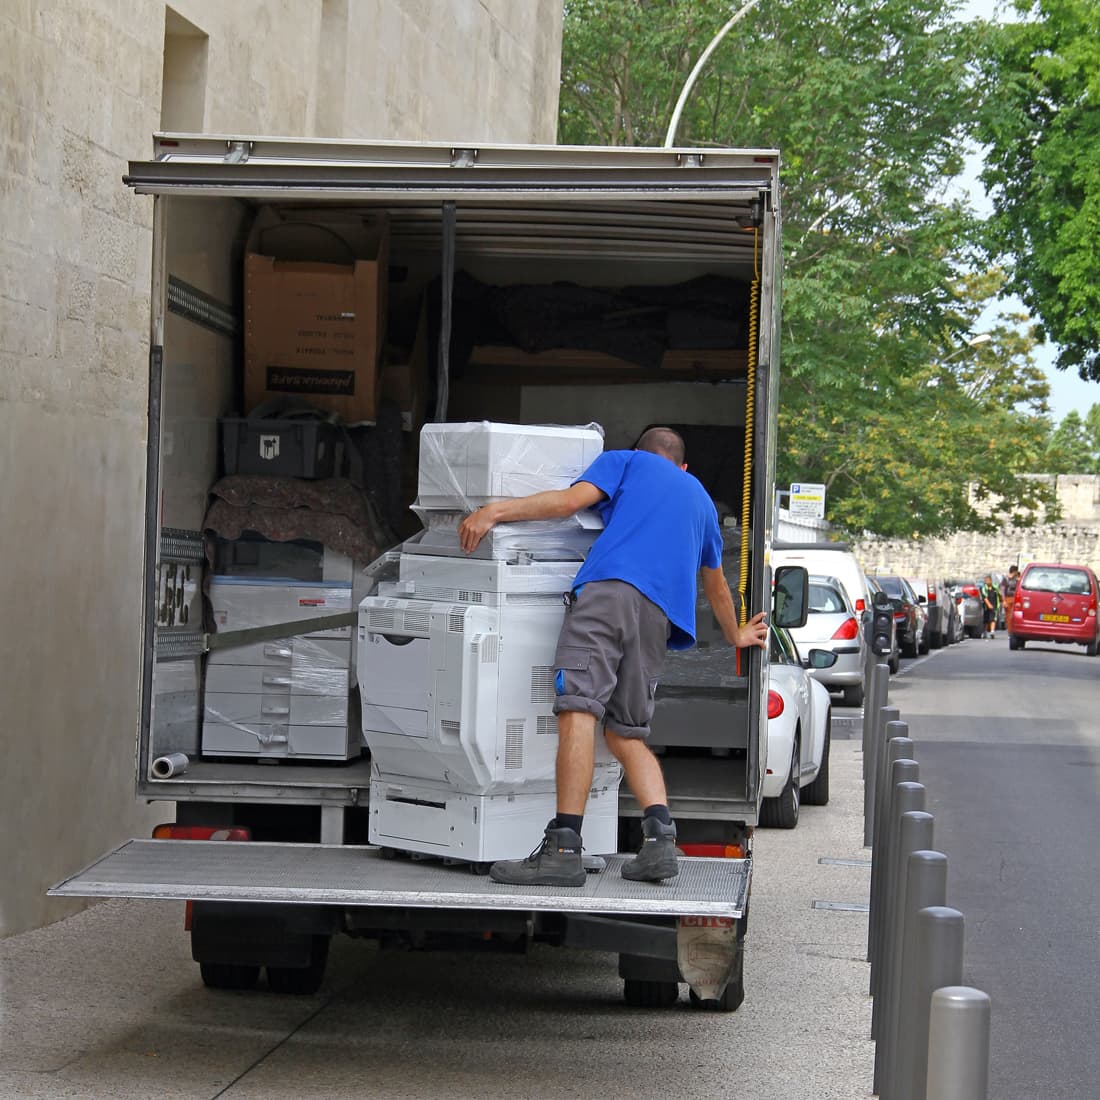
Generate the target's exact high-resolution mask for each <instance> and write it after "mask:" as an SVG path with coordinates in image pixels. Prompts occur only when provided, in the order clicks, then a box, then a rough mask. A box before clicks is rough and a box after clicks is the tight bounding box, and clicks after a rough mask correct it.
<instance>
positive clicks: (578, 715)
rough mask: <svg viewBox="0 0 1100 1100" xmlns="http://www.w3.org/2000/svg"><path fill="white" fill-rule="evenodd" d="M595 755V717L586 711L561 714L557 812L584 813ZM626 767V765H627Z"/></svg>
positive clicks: (557, 773) (559, 717) (559, 718)
mask: <svg viewBox="0 0 1100 1100" xmlns="http://www.w3.org/2000/svg"><path fill="white" fill-rule="evenodd" d="M595 756H596V718H595V716H594V715H592V714H585V713H584V712H583V711H576V710H567V711H562V713H560V714H559V715H558V757H557V765H556V775H557V783H558V813H562V814H576V815H577V816H578V817H579V816H582V815H583V814H584V808H585V806H586V805H587V803H588V792H589V790H591V788H592V772H593V768H594V767H595ZM624 767H625V765H624Z"/></svg>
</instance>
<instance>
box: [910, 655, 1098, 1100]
mask: <svg viewBox="0 0 1100 1100" xmlns="http://www.w3.org/2000/svg"><path fill="white" fill-rule="evenodd" d="M903 670H904V672H903V675H902V676H900V677H895V678H892V680H891V686H890V702H891V704H892V705H895V706H897V707H898V708H899V709H900V711H901V717H902V719H904V720H905V721H907V722H908V723H909V725H910V733H911V736H912V737H913V739H914V741H915V742H916V756H917V760H918V762H919V763H920V768H921V781H922V782H923V783H924V784H925V786H926V787H927V808H928V810H929V811H930V812H931V813H933V814H934V815H935V818H936V820H935V842H936V847H937V848H938V849H939V850H941V851H943V852H945V853H946V854H947V857H948V898H947V901H948V904H949V905H951V906H953V907H955V908H956V909H959V910H961V912H962V913H963V914H964V916H965V918H966V939H965V955H964V965H965V974H964V980H965V982H966V984H968V985H972V986H975V987H976V988H978V989H983V990H985V991H986V992H987V993H989V995H990V997H991V998H992V1001H993V1015H992V1036H991V1076H990V1093H989V1095H990V1096H991V1097H996V1098H997V1100H1036V1098H1037V1097H1042V1098H1043V1100H1059V1098H1062V1097H1065V1098H1067V1100H1068V1098H1071V1097H1072V1098H1074V1100H1080V1098H1082V1097H1091V1096H1097V1095H1100V1084H1098V1082H1100V1043H1098V1042H1097V1035H1098V1032H1100V1010H1098V1009H1097V1007H1096V997H1097V993H1096V982H1097V975H1098V974H1100V843H1098V841H1100V722H1098V721H1097V704H1098V703H1100V659H1097V658H1088V657H1086V656H1085V655H1084V649H1083V648H1082V647H1079V646H1054V645H1051V646H1042V645H1033V644H1029V645H1028V647H1027V649H1025V650H1024V651H1023V652H1019V653H1013V652H1010V651H1009V649H1008V643H1007V639H1006V637H1005V636H1004V635H998V637H997V639H996V640H994V641H989V640H986V639H971V640H968V641H967V642H965V643H964V644H962V645H958V646H952V647H949V648H948V649H946V650H941V651H939V652H936V653H933V654H932V655H930V657H928V658H925V659H923V660H920V661H913V662H904V663H903Z"/></svg>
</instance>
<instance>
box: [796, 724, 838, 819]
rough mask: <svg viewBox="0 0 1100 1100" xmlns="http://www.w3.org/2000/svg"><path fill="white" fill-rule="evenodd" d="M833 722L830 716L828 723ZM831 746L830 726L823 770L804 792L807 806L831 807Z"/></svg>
mask: <svg viewBox="0 0 1100 1100" xmlns="http://www.w3.org/2000/svg"><path fill="white" fill-rule="evenodd" d="M831 720H832V715H831V714H830V715H829V718H828V721H831ZM831 744H832V736H831V735H830V733H829V727H828V725H826V727H825V747H824V748H823V749H822V750H821V769H820V770H819V771H818V773H817V778H816V779H815V780H814V781H813V782H812V783H810V784H809V785H808V786H807V787H806V789H805V790H804V791H803V792H802V801H803V802H804V803H805V804H806V805H807V806H828V805H829V748H830V746H831Z"/></svg>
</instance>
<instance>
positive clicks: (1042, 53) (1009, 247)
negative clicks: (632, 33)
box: [978, 0, 1100, 381]
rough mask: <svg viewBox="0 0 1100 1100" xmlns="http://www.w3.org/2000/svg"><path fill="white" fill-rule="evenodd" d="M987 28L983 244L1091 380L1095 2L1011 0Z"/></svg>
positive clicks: (1098, 210) (1095, 328)
mask: <svg viewBox="0 0 1100 1100" xmlns="http://www.w3.org/2000/svg"><path fill="white" fill-rule="evenodd" d="M1016 10H1017V12H1018V13H1019V15H1020V16H1021V17H1022V21H1021V22H1017V23H1009V24H1006V25H1004V26H1002V27H1000V28H998V29H997V31H996V33H994V34H993V35H992V36H991V42H990V44H991V49H990V52H989V54H988V59H987V62H986V66H985V68H986V74H985V75H986V80H987V83H988V85H989V88H990V94H989V95H988V97H987V98H986V100H985V104H984V107H983V110H982V116H981V126H980V129H979V132H978V134H979V137H980V138H981V140H982V141H983V142H985V143H986V144H987V146H988V151H987V154H986V168H985V171H984V172H983V174H982V179H983V181H984V182H985V185H986V188H987V190H988V191H989V193H990V196H991V198H992V201H993V210H994V214H993V217H992V218H991V219H990V223H989V235H988V248H989V251H990V253H991V254H992V255H993V256H994V257H1010V258H1011V259H1012V261H1013V269H1012V278H1011V284H1010V285H1011V289H1012V290H1014V291H1015V292H1016V293H1018V294H1019V296H1020V298H1021V299H1022V300H1023V301H1024V302H1025V303H1026V304H1027V306H1028V307H1029V308H1030V309H1031V311H1032V312H1033V313H1034V314H1035V315H1036V316H1037V317H1039V318H1041V320H1042V322H1043V328H1044V329H1045V331H1046V334H1048V335H1049V336H1050V337H1052V338H1053V340H1054V341H1055V342H1056V343H1057V344H1058V345H1059V348H1060V350H1059V354H1058V366H1059V367H1061V368H1063V369H1065V368H1068V367H1076V368H1077V369H1078V372H1079V373H1080V375H1081V377H1082V378H1092V379H1095V380H1098V381H1100V5H1098V4H1097V3H1096V0H1017V2H1016Z"/></svg>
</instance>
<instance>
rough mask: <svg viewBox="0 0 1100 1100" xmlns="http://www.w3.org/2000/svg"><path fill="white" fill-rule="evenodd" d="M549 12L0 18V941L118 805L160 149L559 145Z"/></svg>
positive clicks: (391, 9)
mask: <svg viewBox="0 0 1100 1100" xmlns="http://www.w3.org/2000/svg"><path fill="white" fill-rule="evenodd" d="M561 25H562V0H233V2H232V3H226V2H225V0H172V2H171V3H170V4H167V5H166V4H165V3H164V2H162V0H3V3H0V470H2V473H3V476H2V477H0V517H2V520H0V522H2V530H3V542H2V546H3V554H4V558H3V565H4V569H3V575H2V579H0V615H2V617H3V622H4V632H3V638H2V640H0V700H2V705H3V711H2V713H0V737H2V739H3V751H4V765H3V768H2V769H0V834H2V835H3V836H4V837H5V838H6V839H5V843H4V844H3V845H2V851H3V854H2V855H0V882H3V891H2V894H0V935H3V934H10V933H14V932H18V931H20V930H22V929H26V928H31V927H35V926H37V925H40V924H43V923H46V922H48V921H50V920H53V919H57V918H58V917H60V916H63V915H65V914H66V913H68V912H70V911H72V909H73V907H74V904H73V903H68V902H59V901H49V900H48V899H47V898H46V897H45V890H46V888H47V887H48V886H49V885H50V883H52V882H54V881H56V880H58V879H60V878H61V877H62V876H63V875H65V874H67V873H69V872H71V871H73V870H74V869H77V868H79V867H80V866H82V865H83V864H86V863H88V862H89V861H90V860H91V859H93V858H94V857H95V856H97V855H99V854H100V853H101V852H103V851H104V850H105V849H106V848H107V847H109V846H110V845H112V844H116V843H118V842H120V841H121V840H123V839H125V838H126V837H128V836H131V835H134V834H135V833H138V834H141V833H144V834H146V835H147V834H148V828H149V825H150V824H151V823H152V822H153V821H155V820H157V819H158V818H161V817H163V816H165V815H166V813H170V808H166V807H163V806H161V807H159V808H156V809H154V810H153V811H150V810H148V809H145V808H141V807H139V806H138V805H137V803H136V801H135V798H134V755H135V749H136V738H135V729H136V713H137V698H138V667H139V656H140V631H139V619H140V598H141V584H140V575H141V557H142V509H143V497H144V470H145V438H144V433H145V408H146V398H147V394H146V374H147V361H148V324H149V293H150V285H149V284H150V246H151V211H152V205H151V200H150V199H148V198H141V197H136V196H134V195H133V194H132V193H131V192H130V191H129V190H128V189H127V188H126V187H125V186H124V185H123V184H122V182H121V177H122V175H123V173H124V172H125V170H126V162H127V161H128V160H130V159H140V158H142V157H144V156H147V155H148V154H149V151H150V149H151V141H150V135H151V134H152V133H153V132H154V131H156V130H158V129H176V130H204V131H206V132H213V133H234V132H235V133H238V134H275V135H289V136H330V137H331V136H344V137H357V138H364V139H401V140H415V139H431V140H439V141H454V142H471V141H481V142H487V141H494V142H503V143H512V142H515V143H522V142H533V143H542V144H547V143H553V141H554V140H555V133H556V118H557V103H558V82H559V70H560V50H561Z"/></svg>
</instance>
